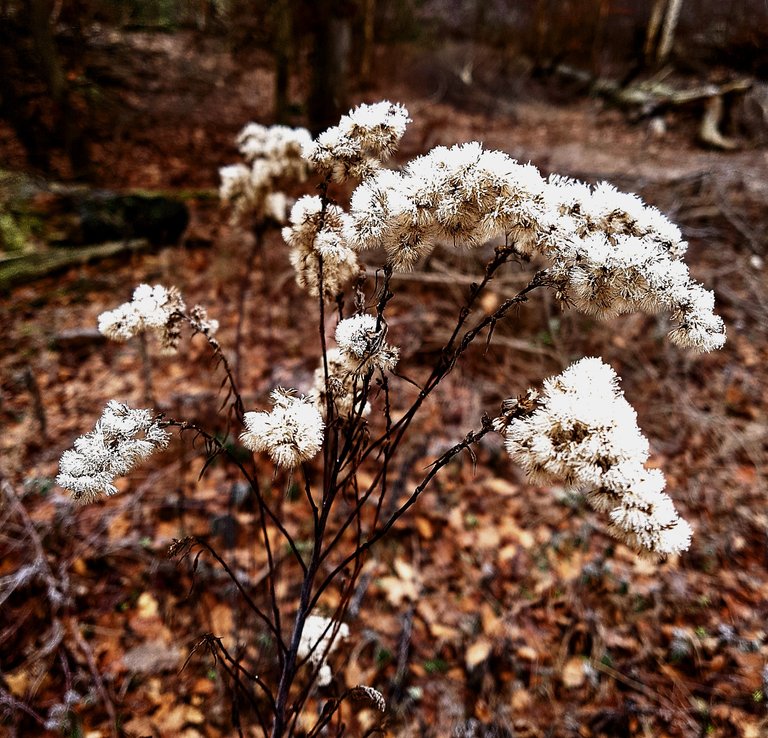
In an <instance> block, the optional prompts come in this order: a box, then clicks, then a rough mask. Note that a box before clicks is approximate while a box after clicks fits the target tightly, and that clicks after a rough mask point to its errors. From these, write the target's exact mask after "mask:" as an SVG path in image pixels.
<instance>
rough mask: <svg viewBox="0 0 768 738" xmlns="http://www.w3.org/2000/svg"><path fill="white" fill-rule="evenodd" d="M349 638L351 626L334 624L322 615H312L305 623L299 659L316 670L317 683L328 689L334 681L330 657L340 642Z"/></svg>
mask: <svg viewBox="0 0 768 738" xmlns="http://www.w3.org/2000/svg"><path fill="white" fill-rule="evenodd" d="M347 638H349V626H348V625H347V624H346V623H334V622H333V621H332V620H331V619H330V618H326V617H323V616H322V615H310V616H309V617H308V618H307V619H306V621H305V622H304V630H303V631H302V632H301V640H300V641H299V650H298V657H299V659H301V660H304V659H306V660H308V661H309V662H310V663H311V664H312V665H313V666H314V667H315V668H316V669H317V668H318V667H319V671H318V674H317V683H318V685H319V686H321V687H327V686H328V685H329V684H330V683H331V680H332V679H333V673H332V672H331V667H330V665H329V664H328V660H327V659H328V657H329V656H330V655H331V653H332V652H333V651H334V649H335V648H336V647H337V646H338V645H339V642H340V641H345V640H346V639H347Z"/></svg>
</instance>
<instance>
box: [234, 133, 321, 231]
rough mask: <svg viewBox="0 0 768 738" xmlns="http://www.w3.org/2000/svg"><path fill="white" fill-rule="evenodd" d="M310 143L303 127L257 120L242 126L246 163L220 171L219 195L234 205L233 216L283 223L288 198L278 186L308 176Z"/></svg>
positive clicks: (240, 138) (241, 144) (240, 137)
mask: <svg viewBox="0 0 768 738" xmlns="http://www.w3.org/2000/svg"><path fill="white" fill-rule="evenodd" d="M311 143H312V137H311V136H310V134H309V131H307V130H306V129H304V128H288V127H287V126H271V127H267V126H262V125H260V124H258V123H249V124H248V125H247V126H246V127H245V128H243V130H242V131H240V133H239V135H238V137H237V145H238V148H239V149H240V153H241V154H242V155H243V157H244V159H245V161H246V162H247V163H246V164H233V165H231V166H226V167H222V168H221V169H220V170H219V175H220V177H221V187H220V189H219V196H220V197H221V199H222V200H223V201H224V202H225V203H227V204H229V205H230V206H231V207H232V214H233V217H234V218H235V219H237V218H240V217H242V216H244V215H251V216H253V217H254V218H255V219H256V220H257V221H264V220H273V221H275V222H277V223H284V222H285V218H286V214H287V212H288V206H289V201H288V198H287V197H286V196H285V194H284V193H283V192H280V191H278V190H277V187H278V186H279V185H280V183H281V182H285V181H291V180H296V181H299V182H303V181H304V180H305V179H306V177H307V172H308V169H309V167H308V163H307V161H306V159H305V158H304V157H303V156H302V151H303V150H304V149H306V148H307V147H308V146H310V145H311Z"/></svg>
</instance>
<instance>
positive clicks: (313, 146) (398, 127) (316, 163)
mask: <svg viewBox="0 0 768 738" xmlns="http://www.w3.org/2000/svg"><path fill="white" fill-rule="evenodd" d="M409 121H410V118H409V117H408V111H407V110H406V109H405V108H404V107H403V106H402V105H397V104H394V103H391V102H387V101H383V102H378V103H374V104H373V105H358V107H356V108H355V109H354V110H351V111H350V112H349V114H348V115H342V116H341V120H340V121H339V124H338V125H336V126H333V127H332V128H329V129H328V130H326V131H324V132H323V133H321V134H320V135H319V136H318V137H317V140H316V141H314V142H312V143H310V144H308V145H307V147H306V148H305V152H304V153H305V156H306V157H307V159H308V160H309V162H310V163H311V164H312V166H313V167H314V168H315V169H316V170H317V171H319V172H321V173H323V174H330V175H331V176H332V178H333V179H334V180H335V181H336V182H343V181H344V180H346V179H347V178H348V177H357V178H363V177H366V176H368V175H370V174H372V173H373V172H375V171H376V170H377V169H378V168H379V167H380V166H381V162H382V161H384V160H386V159H388V158H389V157H390V156H391V155H392V154H393V153H394V152H395V150H396V149H397V146H398V144H399V143H400V139H401V138H402V137H403V134H404V133H405V129H406V126H407V125H408V123H409Z"/></svg>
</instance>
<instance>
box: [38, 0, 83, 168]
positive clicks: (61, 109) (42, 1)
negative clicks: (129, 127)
mask: <svg viewBox="0 0 768 738" xmlns="http://www.w3.org/2000/svg"><path fill="white" fill-rule="evenodd" d="M25 7H26V10H27V19H28V24H29V31H30V33H31V35H32V39H33V41H34V45H35V51H36V52H37V54H36V56H37V66H38V69H39V72H40V76H41V78H42V80H43V82H44V83H45V85H46V87H47V89H48V93H49V95H50V97H51V101H52V102H53V105H54V113H55V127H56V129H57V130H58V132H59V133H60V138H61V143H62V145H63V147H64V150H65V152H66V154H67V158H68V159H69V162H70V167H71V169H72V176H73V177H74V178H75V179H81V178H83V177H86V176H88V174H89V173H90V169H91V162H90V156H89V153H88V145H87V141H86V137H85V133H84V131H83V129H82V127H81V126H80V123H79V115H78V111H77V110H76V108H75V107H74V106H73V104H72V100H71V94H70V90H69V85H68V84H67V78H66V74H65V72H64V67H63V65H62V62H61V57H60V55H59V50H58V47H57V45H56V38H55V36H54V33H53V27H52V25H51V13H52V12H53V2H51V0H26V1H25Z"/></svg>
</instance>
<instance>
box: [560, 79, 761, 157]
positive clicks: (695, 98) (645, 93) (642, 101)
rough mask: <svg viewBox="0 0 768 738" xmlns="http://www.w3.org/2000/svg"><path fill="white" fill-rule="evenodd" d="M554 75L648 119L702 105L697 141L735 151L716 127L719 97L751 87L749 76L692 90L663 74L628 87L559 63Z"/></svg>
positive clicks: (721, 109) (734, 145)
mask: <svg viewBox="0 0 768 738" xmlns="http://www.w3.org/2000/svg"><path fill="white" fill-rule="evenodd" d="M555 71H556V73H557V74H559V75H560V76H561V77H565V78H566V79H570V80H575V81H577V82H581V83H582V84H584V85H588V86H589V90H590V92H591V93H592V94H593V95H598V96H600V97H603V98H605V99H607V100H609V101H610V102H612V103H613V104H614V105H617V106H618V107H620V108H624V109H629V110H633V111H639V113H640V114H641V115H643V116H650V115H653V114H654V113H656V112H657V111H658V110H661V109H663V108H668V107H673V106H680V105H689V104H691V103H700V102H701V103H704V114H703V118H702V124H701V127H700V130H699V138H700V140H701V141H702V142H703V143H705V144H707V145H709V146H713V147H715V148H719V149H725V150H729V151H732V150H734V149H736V148H738V144H737V142H736V141H733V140H732V139H729V138H726V137H725V136H723V135H722V134H721V133H720V130H719V126H720V122H721V118H722V113H723V96H725V95H729V94H732V93H746V92H747V91H748V90H749V89H750V88H751V87H752V85H753V84H754V80H753V79H752V78H750V77H739V78H737V79H733V80H731V81H729V82H724V83H722V84H710V83H708V84H702V85H696V86H693V87H675V86H674V85H671V84H669V83H667V82H665V81H664V77H665V76H666V73H661V74H658V75H656V76H654V77H652V78H651V79H647V80H642V81H640V82H636V83H634V84H631V85H627V86H622V85H621V84H620V83H619V82H618V81H617V80H613V79H605V78H597V79H595V78H594V77H592V75H590V74H589V73H588V72H585V71H584V70H581V69H577V68H575V67H571V66H568V65H566V64H560V65H558V66H557V67H556V68H555Z"/></svg>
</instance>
